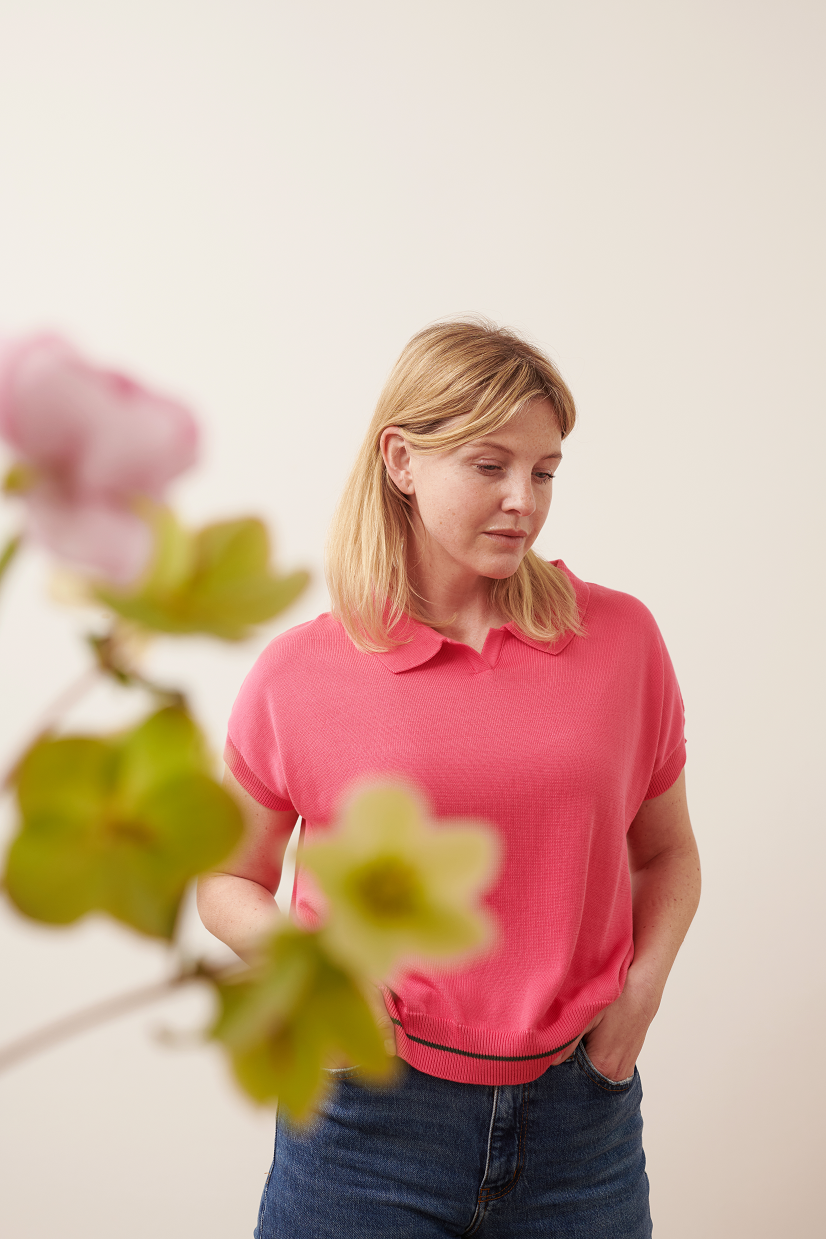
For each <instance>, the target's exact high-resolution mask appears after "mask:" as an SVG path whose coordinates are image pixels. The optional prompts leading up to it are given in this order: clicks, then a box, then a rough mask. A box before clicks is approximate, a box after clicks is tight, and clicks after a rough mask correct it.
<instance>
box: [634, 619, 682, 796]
mask: <svg viewBox="0 0 826 1239" xmlns="http://www.w3.org/2000/svg"><path fill="white" fill-rule="evenodd" d="M657 644H658V653H659V657H658V659H657V663H658V664H659V667H660V673H661V677H662V678H661V685H662V689H661V693H660V694H658V696H659V699H660V709H659V718H657V719H654V720H652V723H653V726H654V727H655V728H656V730H657V742H656V751H655V757H654V771H653V773H652V775H651V779H650V782H649V784H648V790H647V791H646V793H645V796H644V799H645V800H652V799H653V798H654V797H655V796H661V795H662V794H663V792H667V791H668V789H669V787H671V786H672V784H673V783H675V782H676V780H677V778H678V776H679V774H680V771H681V770H682V768H683V766H684V765H685V758H686V752H685V711H684V708H683V698H682V694H681V693H680V686H679V684H678V683H677V677H676V675H675V673H674V667H673V665H672V662H671V659H670V657H669V654H668V650H667V649H666V648H665V642H664V641H663V639H662V636H661V634H660V632H659V630H657Z"/></svg>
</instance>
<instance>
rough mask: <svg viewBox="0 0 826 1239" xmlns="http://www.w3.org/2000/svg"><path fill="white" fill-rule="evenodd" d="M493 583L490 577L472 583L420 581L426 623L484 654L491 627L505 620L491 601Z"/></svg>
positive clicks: (419, 588) (417, 589) (417, 583)
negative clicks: (484, 646) (483, 650)
mask: <svg viewBox="0 0 826 1239" xmlns="http://www.w3.org/2000/svg"><path fill="white" fill-rule="evenodd" d="M490 585H491V583H490V580H489V579H488V578H487V577H477V578H476V581H475V582H473V583H472V584H471V583H469V582H462V583H460V582H456V581H453V582H450V581H445V580H441V581H440V580H438V579H435V580H434V579H430V580H428V581H417V582H416V591H417V593H418V594H419V597H420V598H421V599H422V606H423V609H424V612H425V615H426V616H427V617H428V618H427V619H426V621H425V622H426V623H428V624H429V625H430V627H431V628H435V629H436V631H437V632H440V633H442V634H443V635H444V636H445V637H450V639H451V641H461V642H462V644H463V645H469V646H471V647H472V648H473V649H474V650H478V651H479V653H481V652H482V646H483V645H484V644H485V641H486V639H487V635H488V633H489V631H490V629H491V628H499V627H501V626H502V624H504V623H505V617H504V616H503V615H502V614H501V613H500V612H499V611H497V610H496V608H495V607H494V606H493V604H492V602H491V597H490Z"/></svg>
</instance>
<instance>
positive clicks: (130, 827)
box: [105, 817, 155, 847]
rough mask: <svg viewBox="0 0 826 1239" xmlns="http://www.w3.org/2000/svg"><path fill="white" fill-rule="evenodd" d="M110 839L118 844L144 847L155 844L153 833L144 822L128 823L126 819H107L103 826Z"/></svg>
mask: <svg viewBox="0 0 826 1239" xmlns="http://www.w3.org/2000/svg"><path fill="white" fill-rule="evenodd" d="M105 830H106V834H107V835H108V836H109V838H110V839H115V840H117V841H118V842H119V843H137V844H139V845H142V846H144V847H146V845H147V844H148V843H154V842H155V833H154V831H153V830H152V829H151V828H150V827H149V826H147V825H146V824H145V823H144V822H136V821H129V819H128V818H117V817H116V818H109V820H108V821H107V822H106V826H105Z"/></svg>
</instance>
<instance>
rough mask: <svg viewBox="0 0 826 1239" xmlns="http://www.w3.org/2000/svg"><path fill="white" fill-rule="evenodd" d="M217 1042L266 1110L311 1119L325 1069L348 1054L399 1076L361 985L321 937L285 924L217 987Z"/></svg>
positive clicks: (377, 1071)
mask: <svg viewBox="0 0 826 1239" xmlns="http://www.w3.org/2000/svg"><path fill="white" fill-rule="evenodd" d="M217 989H218V994H219V998H220V1001H221V1010H220V1014H219V1016H218V1019H217V1021H216V1023H215V1026H214V1027H213V1029H212V1036H213V1037H214V1038H215V1039H216V1040H217V1041H220V1042H222V1043H223V1045H224V1046H225V1048H226V1049H227V1051H228V1052H229V1055H230V1059H231V1062H232V1068H233V1071H234V1074H235V1077H236V1079H237V1081H238V1083H239V1084H240V1085H241V1087H242V1088H243V1089H244V1091H245V1092H246V1093H247V1095H248V1096H249V1097H251V1098H252V1099H253V1101H256V1102H258V1103H259V1104H262V1103H267V1102H274V1101H275V1100H276V1099H277V1100H278V1102H279V1104H280V1105H283V1106H286V1108H287V1109H288V1110H289V1111H290V1113H291V1115H292V1116H293V1118H294V1119H298V1120H301V1119H304V1118H307V1117H308V1115H309V1114H310V1111H311V1108H312V1106H313V1104H314V1103H315V1102H317V1101H318V1099H319V1098H320V1096H321V1094H322V1093H323V1091H324V1088H325V1085H326V1081H325V1078H324V1074H323V1070H322V1067H323V1063H324V1062H325V1059H326V1058H327V1057H328V1055H330V1054H343V1055H344V1056H345V1057H346V1058H347V1059H348V1060H349V1061H350V1062H353V1063H358V1064H359V1066H360V1068H361V1070H362V1071H363V1072H365V1073H366V1074H367V1075H369V1076H371V1077H373V1078H381V1077H385V1076H387V1075H388V1074H389V1073H391V1072H392V1071H393V1069H394V1061H393V1059H392V1058H389V1057H388V1055H387V1053H386V1051H385V1048H384V1040H383V1037H382V1034H381V1032H380V1031H379V1029H378V1027H377V1026H376V1022H375V1020H374V1019H373V1016H372V1014H371V1011H370V1007H369V1005H368V1003H367V1001H366V999H365V997H364V994H363V992H362V989H361V986H360V984H359V982H358V981H357V980H356V979H355V978H354V977H353V976H352V975H351V974H350V973H349V972H348V971H346V970H345V969H343V968H341V967H340V966H339V965H338V964H337V963H336V962H335V961H334V960H331V959H330V958H329V955H328V954H327V951H326V950H325V943H324V941H323V939H322V936H321V935H320V934H317V933H305V932H304V931H303V930H301V929H299V928H297V927H296V926H292V925H289V924H288V923H286V922H285V923H284V925H282V926H281V927H279V929H277V930H276V932H275V933H274V934H272V935H271V936H270V938H269V939H268V940H267V941H266V942H265V943H264V944H263V946H262V950H261V955H260V958H259V960H258V962H257V963H256V964H255V965H254V967H252V968H251V969H249V970H248V971H244V972H239V973H238V974H237V975H236V976H235V977H233V978H232V979H231V980H229V981H223V982H220V983H219V984H218V986H217Z"/></svg>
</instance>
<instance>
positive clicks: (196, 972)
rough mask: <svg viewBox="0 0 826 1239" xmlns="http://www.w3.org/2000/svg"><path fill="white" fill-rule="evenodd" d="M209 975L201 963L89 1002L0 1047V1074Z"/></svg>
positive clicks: (213, 971) (210, 972)
mask: <svg viewBox="0 0 826 1239" xmlns="http://www.w3.org/2000/svg"><path fill="white" fill-rule="evenodd" d="M222 971H223V970H222ZM212 975H218V972H217V971H216V970H213V969H212V968H211V967H210V966H209V965H207V964H204V963H203V962H201V963H198V964H195V965H194V966H188V967H185V968H181V970H180V971H179V972H176V973H175V974H174V975H173V976H171V977H168V978H167V979H166V980H165V981H156V982H155V984H153V985H143V986H141V987H140V988H139V989H133V990H128V991H127V992H126V993H125V994H118V995H117V996H116V997H114V998H106V999H104V1000H103V1002H96V1003H93V1004H92V1006H90V1007H84V1008H83V1009H82V1010H81V1011H76V1012H75V1013H74V1014H73V1015H67V1016H64V1018H63V1019H60V1020H55V1021H54V1023H52V1024H46V1025H44V1026H43V1028H38V1029H35V1031H34V1032H31V1033H26V1035H25V1036H24V1037H20V1038H19V1039H18V1040H17V1041H10V1042H9V1044H8V1045H5V1046H0V1072H2V1071H7V1070H8V1069H9V1068H10V1067H14V1066H16V1064H17V1063H19V1062H22V1061H23V1060H24V1059H26V1058H30V1057H31V1056H32V1055H33V1054H40V1053H41V1052H42V1051H43V1050H48V1049H50V1048H51V1047H52V1046H53V1045H59V1044H60V1042H61V1041H68V1040H69V1038H70V1037H76V1036H77V1035H78V1034H79V1033H82V1032H87V1031H88V1030H89V1029H91V1028H96V1027H97V1026H98V1025H99V1024H106V1023H108V1021H109V1020H115V1019H117V1018H118V1017H119V1016H121V1015H127V1014H128V1013H129V1012H130V1011H135V1010H137V1009H138V1008H139V1007H145V1006H148V1005H149V1004H150V1003H153V1002H158V1001H159V1000H160V999H162V998H166V997H167V996H168V995H169V994H171V993H173V992H174V991H175V990H176V989H180V987H181V986H182V985H189V984H190V983H191V982H192V981H202V980H204V979H205V978H207V977H210V976H212Z"/></svg>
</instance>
